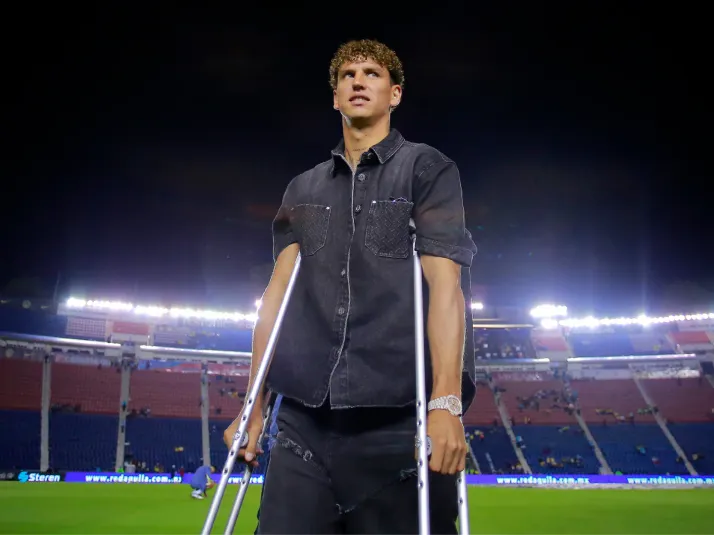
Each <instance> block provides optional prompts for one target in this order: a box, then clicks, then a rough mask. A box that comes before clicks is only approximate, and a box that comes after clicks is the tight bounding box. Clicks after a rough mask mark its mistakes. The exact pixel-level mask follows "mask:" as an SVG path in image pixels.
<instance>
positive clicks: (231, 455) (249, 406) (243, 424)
mask: <svg viewBox="0 0 714 535" xmlns="http://www.w3.org/2000/svg"><path fill="white" fill-rule="evenodd" d="M300 261H301V256H300V254H299V253H298V255H297V257H296V258H295V265H294V266H293V272H292V274H291V275H290V280H289V281H288V285H287V288H286V289H285V295H284V296H283V301H282V303H281V304H280V308H279V309H278V314H277V316H276V318H275V323H274V324H273V329H272V330H271V332H270V336H269V337H268V343H267V344H266V346H265V351H264V352H263V358H262V359H261V361H260V365H259V366H258V369H257V370H256V372H255V377H254V379H253V385H252V386H251V388H250V392H248V395H247V396H246V400H245V405H244V406H243V412H242V414H241V418H240V422H239V424H238V430H237V431H236V434H235V436H234V438H233V444H232V445H231V448H230V450H229V451H228V458H227V459H226V463H225V465H224V466H223V471H222V473H221V480H220V482H219V483H218V487H217V488H216V493H215V495H214V496H213V501H212V502H211V507H210V509H209V510H208V515H207V516H206V521H205V522H204V524H203V529H202V530H201V535H210V533H211V530H212V529H213V524H214V523H215V521H216V516H217V514H218V509H219V508H220V506H221V500H222V499H223V495H224V493H225V491H226V485H228V479H229V478H230V475H231V471H232V470H233V465H234V464H235V462H236V457H237V455H238V452H239V451H240V448H241V444H242V442H243V437H244V435H245V434H246V430H247V429H248V422H249V421H250V416H251V413H252V412H253V408H254V406H255V400H256V399H257V398H258V396H259V395H260V394H261V392H262V390H263V383H264V382H265V377H266V376H267V375H268V369H269V368H270V362H271V360H272V358H273V352H274V351H275V345H276V344H277V341H278V336H279V334H280V327H281V325H282V322H283V318H284V317H285V311H286V310H287V307H288V303H289V302H290V295H291V294H292V291H293V288H294V287H295V281H296V279H297V275H298V272H299V271H300Z"/></svg>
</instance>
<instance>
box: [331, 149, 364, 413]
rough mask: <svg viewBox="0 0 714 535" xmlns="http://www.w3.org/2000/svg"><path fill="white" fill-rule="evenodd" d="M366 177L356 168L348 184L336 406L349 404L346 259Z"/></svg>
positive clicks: (349, 302) (333, 382)
mask: <svg viewBox="0 0 714 535" xmlns="http://www.w3.org/2000/svg"><path fill="white" fill-rule="evenodd" d="M345 162H346V161H345ZM366 179H367V173H366V171H365V170H364V168H363V166H362V165H361V164H360V165H358V166H357V168H356V169H355V170H354V171H353V172H352V176H351V180H350V206H349V214H350V217H349V218H348V222H349V223H348V226H349V234H348V235H349V242H348V243H347V247H346V254H345V262H344V264H343V265H342V267H341V270H340V280H341V281H342V284H341V287H342V291H340V294H339V297H338V302H337V307H336V312H335V313H336V316H337V319H338V321H337V322H336V323H337V324H338V325H340V326H341V327H342V332H341V338H340V347H339V348H338V349H337V358H336V361H335V364H334V366H333V368H332V373H331V374H330V398H331V400H332V402H333V403H336V404H339V405H345V404H349V392H348V388H349V374H348V362H347V361H346V359H345V358H344V356H345V355H344V348H345V341H346V339H347V329H348V322H349V315H350V308H351V305H352V298H353V296H352V294H351V289H350V257H351V252H352V246H353V243H354V239H355V233H356V229H357V224H358V220H359V218H360V217H361V216H362V212H363V204H364V199H365V195H366V184H365V183H366Z"/></svg>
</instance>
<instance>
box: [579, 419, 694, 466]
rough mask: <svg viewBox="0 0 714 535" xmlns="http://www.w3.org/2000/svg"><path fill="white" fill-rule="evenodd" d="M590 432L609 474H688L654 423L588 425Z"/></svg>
mask: <svg viewBox="0 0 714 535" xmlns="http://www.w3.org/2000/svg"><path fill="white" fill-rule="evenodd" d="M590 432H591V433H592V435H593V437H594V438H595V440H596V441H597V443H598V445H599V446H600V449H601V450H602V452H603V455H605V458H606V459H607V461H608V463H609V464H610V468H611V469H612V470H613V472H618V471H619V472H622V473H623V474H680V475H683V474H688V472H687V470H686V468H685V467H684V464H683V463H678V462H677V454H676V453H675V451H674V449H672V446H671V444H670V443H669V441H668V440H667V437H665V436H664V433H662V430H661V429H660V427H659V426H658V425H656V424H637V425H630V424H614V425H590ZM639 446H643V447H644V448H645V450H646V454H645V455H642V454H641V453H639V452H638V451H637V447H639ZM653 457H657V458H658V459H659V464H655V463H654V462H653V461H652V458H653Z"/></svg>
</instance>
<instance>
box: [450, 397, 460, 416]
mask: <svg viewBox="0 0 714 535" xmlns="http://www.w3.org/2000/svg"><path fill="white" fill-rule="evenodd" d="M447 403H448V404H449V411H450V412H452V413H455V414H456V413H460V412H461V402H460V401H459V398H457V397H456V396H451V397H449V399H448V401H447Z"/></svg>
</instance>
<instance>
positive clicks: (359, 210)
mask: <svg viewBox="0 0 714 535" xmlns="http://www.w3.org/2000/svg"><path fill="white" fill-rule="evenodd" d="M361 211H362V205H361V204H358V205H357V206H355V213H356V214H359V213H360V212H361Z"/></svg>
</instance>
